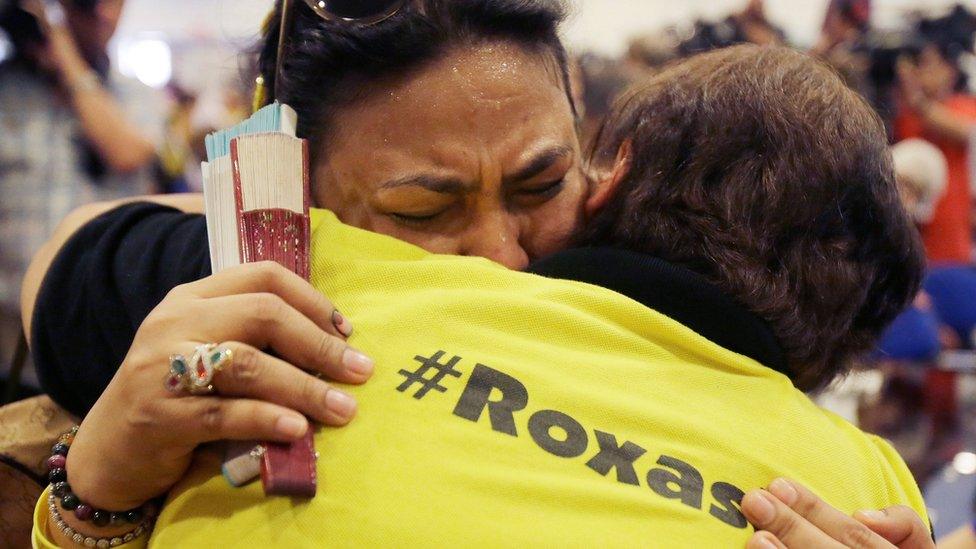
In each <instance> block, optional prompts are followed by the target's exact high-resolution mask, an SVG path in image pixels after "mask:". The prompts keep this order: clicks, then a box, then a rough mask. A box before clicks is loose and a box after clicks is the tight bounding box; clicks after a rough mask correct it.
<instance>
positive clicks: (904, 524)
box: [854, 505, 935, 549]
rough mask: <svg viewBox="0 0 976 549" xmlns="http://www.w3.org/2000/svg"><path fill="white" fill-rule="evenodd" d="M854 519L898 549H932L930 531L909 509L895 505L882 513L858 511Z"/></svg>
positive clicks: (932, 543) (932, 540) (933, 541)
mask: <svg viewBox="0 0 976 549" xmlns="http://www.w3.org/2000/svg"><path fill="white" fill-rule="evenodd" d="M854 518H855V519H857V520H858V521H859V522H861V523H862V524H864V525H865V526H867V527H868V528H870V529H871V530H872V531H874V533H876V534H878V535H879V536H881V537H883V538H884V539H886V540H888V541H889V542H890V543H891V544H893V545H895V546H897V547H898V549H934V548H935V540H934V539H932V531H931V530H930V529H929V527H928V526H927V525H926V524H925V523H924V522H922V518H921V517H920V516H918V513H916V512H915V510H913V509H912V508H911V507H906V506H904V505H896V506H894V507H888V508H887V509H884V510H882V511H858V512H857V513H854Z"/></svg>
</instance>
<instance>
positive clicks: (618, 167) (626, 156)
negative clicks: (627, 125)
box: [584, 139, 633, 217]
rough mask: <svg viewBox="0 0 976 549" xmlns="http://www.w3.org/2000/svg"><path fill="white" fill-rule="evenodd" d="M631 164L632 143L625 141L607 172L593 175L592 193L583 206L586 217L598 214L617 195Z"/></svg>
mask: <svg viewBox="0 0 976 549" xmlns="http://www.w3.org/2000/svg"><path fill="white" fill-rule="evenodd" d="M632 164H633V142H631V140H630V139H626V140H624V142H623V143H622V144H621V145H620V149H619V150H618V151H617V159H616V160H614V162H613V166H612V167H611V168H610V169H609V170H606V171H601V172H598V173H596V174H594V176H593V188H592V192H590V197H589V198H588V199H587V200H586V204H584V209H585V211H586V216H587V217H593V216H594V215H596V214H597V213H599V212H600V210H602V209H603V208H604V207H605V206H606V205H607V203H608V202H610V199H611V198H613V197H614V196H615V195H616V194H617V189H618V188H619V187H620V182H621V181H623V180H624V177H626V176H627V174H628V173H630V167H631V165H632Z"/></svg>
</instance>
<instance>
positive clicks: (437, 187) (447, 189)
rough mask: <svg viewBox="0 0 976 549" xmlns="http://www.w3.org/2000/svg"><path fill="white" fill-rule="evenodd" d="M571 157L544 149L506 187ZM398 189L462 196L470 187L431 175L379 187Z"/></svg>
mask: <svg viewBox="0 0 976 549" xmlns="http://www.w3.org/2000/svg"><path fill="white" fill-rule="evenodd" d="M572 155H573V149H572V147H568V146H566V145H560V146H556V147H551V148H549V149H546V150H544V151H542V152H540V153H539V154H537V155H535V157H533V158H532V160H530V161H529V162H528V163H527V164H526V165H525V166H524V167H522V168H520V169H519V170H518V171H516V172H515V173H513V174H511V175H507V176H505V178H504V183H505V184H506V185H509V184H512V183H515V182H518V181H525V180H526V179H532V178H533V177H535V176H537V175H539V174H540V173H542V172H544V171H546V170H547V169H549V167H550V166H552V165H553V164H555V163H556V162H558V161H559V160H562V159H564V158H566V157H569V156H572ZM400 187H421V188H424V189H427V190H429V191H432V192H435V193H441V194H462V193H464V192H466V191H468V190H469V189H470V188H471V185H470V184H468V183H465V182H464V181H462V180H460V179H457V178H454V177H440V176H436V175H431V174H414V175H407V176H404V177H400V178H397V179H391V180H389V181H387V182H385V183H383V184H381V185H380V189H381V190H388V189H396V188H400Z"/></svg>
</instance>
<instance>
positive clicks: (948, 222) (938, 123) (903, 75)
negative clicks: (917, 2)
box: [895, 41, 976, 264]
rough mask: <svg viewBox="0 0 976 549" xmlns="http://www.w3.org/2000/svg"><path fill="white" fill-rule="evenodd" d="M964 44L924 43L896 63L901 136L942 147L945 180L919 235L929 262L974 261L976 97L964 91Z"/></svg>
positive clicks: (898, 120)
mask: <svg viewBox="0 0 976 549" xmlns="http://www.w3.org/2000/svg"><path fill="white" fill-rule="evenodd" d="M965 48H966V46H963V45H962V44H955V43H952V42H948V43H937V42H935V41H929V42H927V43H926V44H925V45H924V47H923V48H922V49H921V50H920V53H919V54H918V55H917V56H915V57H914V58H910V57H904V58H902V59H901V60H900V61H899V64H898V77H899V82H900V88H901V90H900V91H901V100H900V105H899V111H898V115H897V117H896V120H895V133H896V135H897V137H898V138H899V139H907V138H913V137H920V138H923V139H926V140H928V141H930V142H932V143H933V144H934V145H935V146H937V147H938V148H939V150H941V151H942V153H943V154H944V155H945V157H946V161H947V163H948V175H949V177H948V184H947V186H946V190H945V194H944V196H943V197H942V199H941V200H940V201H939V202H938V204H937V205H936V207H935V212H934V215H933V217H932V219H931V220H930V221H929V222H928V223H926V224H924V225H923V226H922V227H921V229H922V236H923V239H924V241H925V248H926V252H927V254H928V258H929V261H930V262H933V263H950V264H969V263H971V262H972V248H973V238H972V222H973V219H972V199H973V197H972V191H971V186H970V173H969V172H970V164H969V148H970V142H971V140H972V138H973V134H974V130H976V97H973V96H972V95H970V94H968V93H967V92H966V78H965V75H964V74H963V73H962V71H961V70H960V68H959V65H958V61H959V56H960V55H961V54H962V52H964V51H965Z"/></svg>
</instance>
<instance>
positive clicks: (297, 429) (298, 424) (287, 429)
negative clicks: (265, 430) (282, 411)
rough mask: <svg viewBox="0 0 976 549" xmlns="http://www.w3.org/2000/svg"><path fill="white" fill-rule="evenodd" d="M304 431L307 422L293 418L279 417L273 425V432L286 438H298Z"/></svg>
mask: <svg viewBox="0 0 976 549" xmlns="http://www.w3.org/2000/svg"><path fill="white" fill-rule="evenodd" d="M306 429H308V421H306V420H305V419H304V418H298V417H295V416H281V417H280V418H278V422H277V423H275V430H276V431H278V433H279V434H280V435H281V436H283V437H287V438H296V439H297V438H300V437H301V436H302V435H304V434H305V430H306Z"/></svg>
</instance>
